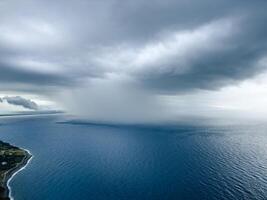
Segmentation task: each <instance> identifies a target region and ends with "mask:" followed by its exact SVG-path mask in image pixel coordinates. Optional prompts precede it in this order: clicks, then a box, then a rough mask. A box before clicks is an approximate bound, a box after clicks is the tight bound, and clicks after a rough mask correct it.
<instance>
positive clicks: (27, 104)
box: [0, 96, 38, 110]
mask: <svg viewBox="0 0 267 200" xmlns="http://www.w3.org/2000/svg"><path fill="white" fill-rule="evenodd" d="M3 102H4V103H5V102H6V103H8V104H10V105H15V106H22V107H23V108H26V109H30V110H38V105H37V104H36V103H35V102H34V101H32V100H30V99H25V98H23V97H20V96H15V97H9V96H6V97H3V98H0V103H3Z"/></svg>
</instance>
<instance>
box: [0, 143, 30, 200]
mask: <svg viewBox="0 0 267 200" xmlns="http://www.w3.org/2000/svg"><path fill="white" fill-rule="evenodd" d="M0 144H1V145H3V144H4V145H5V148H10V149H11V150H13V149H15V150H16V151H18V152H19V153H20V154H23V155H20V157H22V159H21V160H20V161H19V162H17V163H15V166H13V167H12V168H10V169H7V170H3V169H2V170H1V173H2V174H1V180H0V200H11V199H12V198H11V197H10V188H9V186H8V182H9V181H10V180H11V179H12V177H13V176H14V174H16V173H17V172H18V171H19V170H21V169H22V168H23V167H25V166H26V165H27V164H28V162H29V160H30V159H31V157H32V155H31V154H30V153H29V152H28V151H27V150H24V149H20V148H18V147H15V146H12V145H10V144H8V143H3V142H1V141H0ZM8 150H9V149H7V150H6V151H8ZM2 151H3V150H1V147H0V152H2ZM9 156H11V158H12V155H9ZM14 159H16V155H14ZM0 160H1V159H0ZM16 160H18V159H16ZM3 163H4V164H5V163H6V162H3V161H1V163H0V165H2V164H3Z"/></svg>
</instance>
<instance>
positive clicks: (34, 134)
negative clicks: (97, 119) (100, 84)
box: [0, 115, 267, 200]
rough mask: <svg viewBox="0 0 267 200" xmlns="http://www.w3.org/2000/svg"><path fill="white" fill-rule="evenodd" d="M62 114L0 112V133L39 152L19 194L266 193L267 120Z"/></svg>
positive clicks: (19, 180)
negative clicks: (176, 121) (110, 120)
mask: <svg viewBox="0 0 267 200" xmlns="http://www.w3.org/2000/svg"><path fill="white" fill-rule="evenodd" d="M64 121H65V118H64V116H63V115H55V116H39V117H36V116H26V117H25V116H24V117H23V116H19V117H1V118H0V124H1V125H0V137H1V139H2V140H4V141H7V142H11V143H13V144H16V145H18V146H20V147H23V148H26V149H29V150H30V151H31V152H32V154H33V155H34V158H33V159H32V161H31V163H30V164H29V165H28V166H27V168H26V169H25V170H23V171H21V172H20V173H19V174H17V175H16V176H15V177H14V179H13V180H12V181H11V187H12V194H13V196H14V197H15V199H16V200H28V199H34V200H47V199H55V200H61V199H65V200H73V199H80V200H84V199H96V200H98V199H99V200H105V199H112V200H122V199H125V200H126V199H127V200H128V199H136V200H137V199H159V200H160V199H173V200H177V199H193V200H194V199H196V200H199V199H212V200H213V199H214V200H217V199H225V200H229V199H230V200H231V199H232V200H235V199H256V200H262V199H266V197H267V178H266V173H267V150H266V149H267V148H266V144H267V127H266V125H265V124H256V125H255V124H254V125H249V124H247V125H246V124H243V125H215V124H213V125H212V126H211V125H197V124H191V125H190V124H188V125H176V126H168V125H165V126H149V125H146V126H125V125H124V126H119V125H117V126H116V125H113V126H111V125H97V124H89V123H78V122H75V123H70V122H67V123H62V122H64Z"/></svg>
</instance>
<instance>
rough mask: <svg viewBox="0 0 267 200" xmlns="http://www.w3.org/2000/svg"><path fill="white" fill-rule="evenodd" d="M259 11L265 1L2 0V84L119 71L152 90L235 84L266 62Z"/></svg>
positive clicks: (75, 79) (265, 33)
mask: <svg viewBox="0 0 267 200" xmlns="http://www.w3.org/2000/svg"><path fill="white" fill-rule="evenodd" d="M266 8H267V2H266V1H263V0H256V1H246V0H245V1H244V0H243V1H241V0H239V1H238V0H237V1H228V0H204V1H201V2H200V1H199V2H198V1H192V0H187V1H185V0H180V1H177V0H167V1H160V0H153V1H143V0H142V1H141V0H136V1H128V0H123V1H120V0H106V1H96V0H91V1H84V0H79V1H41V0H39V1H31V0H28V1H23V2H22V1H16V0H11V1H1V2H0V53H1V55H0V72H1V73H0V84H1V83H2V84H5V85H8V84H10V85H12V87H10V88H13V90H16V89H17V90H23V87H22V86H21V85H23V84H25V85H26V87H29V85H30V86H31V88H32V89H33V90H36V91H38V92H40V91H39V90H40V87H41V88H46V87H50V86H53V90H55V89H59V90H60V89H61V88H62V87H64V88H69V87H74V86H77V85H79V84H83V83H84V84H87V83H88V81H89V82H90V80H93V79H95V78H100V79H110V78H111V79H113V78H114V77H116V79H117V78H118V79H119V80H121V79H123V78H125V77H127V78H129V79H130V80H133V81H132V83H134V84H136V85H138V87H143V88H148V89H149V90H151V91H152V90H153V91H155V92H156V93H157V92H160V93H162V92H164V93H173V92H181V91H191V90H194V89H207V90H213V89H217V88H220V87H223V86H225V85H229V84H235V83H237V82H239V81H241V80H244V79H248V78H250V77H252V76H254V75H257V74H259V73H261V72H262V71H264V70H265V69H266V59H265V57H266V55H267V54H266V51H267V44H266V41H267V28H266V25H265V24H266V21H267V14H266ZM16 85H17V87H16ZM7 87H8V86H7ZM34 88H35V89H34Z"/></svg>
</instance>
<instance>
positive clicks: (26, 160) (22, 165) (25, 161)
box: [3, 148, 33, 200]
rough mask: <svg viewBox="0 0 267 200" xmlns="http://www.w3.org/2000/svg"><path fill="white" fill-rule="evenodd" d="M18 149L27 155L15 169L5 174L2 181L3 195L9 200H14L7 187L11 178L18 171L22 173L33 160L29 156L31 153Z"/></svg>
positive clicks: (31, 156) (9, 188)
mask: <svg viewBox="0 0 267 200" xmlns="http://www.w3.org/2000/svg"><path fill="white" fill-rule="evenodd" d="M20 149H21V150H23V151H25V152H26V153H27V154H26V156H25V158H24V159H23V161H22V162H20V163H19V164H18V165H17V166H16V167H14V168H12V169H10V170H9V171H8V172H7V173H6V175H5V178H4V181H3V187H4V188H5V195H6V197H7V198H9V199H10V200H14V198H13V197H12V194H11V187H10V185H9V183H10V181H11V180H12V179H13V177H14V176H15V175H16V174H17V173H19V172H20V171H22V170H23V169H25V168H26V167H27V165H28V164H29V162H30V161H31V159H32V158H33V155H32V154H31V152H30V151H29V150H27V149H23V148H20Z"/></svg>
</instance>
